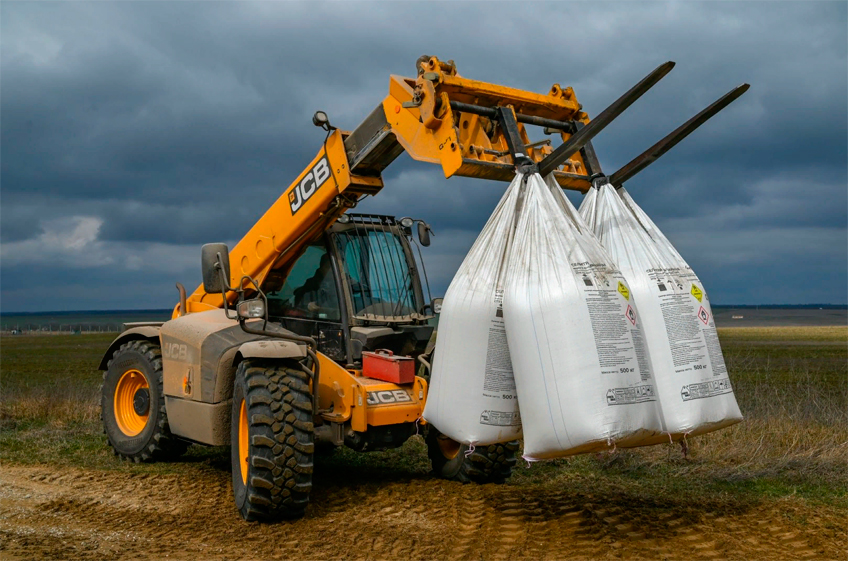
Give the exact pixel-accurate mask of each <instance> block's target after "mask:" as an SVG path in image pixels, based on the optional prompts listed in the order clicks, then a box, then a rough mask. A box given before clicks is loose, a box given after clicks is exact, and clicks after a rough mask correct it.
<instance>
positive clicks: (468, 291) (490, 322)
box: [423, 175, 521, 445]
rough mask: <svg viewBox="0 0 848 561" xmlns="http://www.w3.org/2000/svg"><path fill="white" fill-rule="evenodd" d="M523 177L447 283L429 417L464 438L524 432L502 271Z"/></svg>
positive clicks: (485, 440)
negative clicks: (506, 321) (511, 359)
mask: <svg viewBox="0 0 848 561" xmlns="http://www.w3.org/2000/svg"><path fill="white" fill-rule="evenodd" d="M520 183H521V176H520V175H517V176H516V178H515V179H514V180H513V182H512V183H511V184H510V186H509V188H508V189H507V191H506V193H505V194H504V196H503V198H502V199H501V201H500V203H498V206H497V207H496V208H495V211H494V212H493V213H492V216H491V217H490V218H489V221H488V222H487V223H486V226H485V227H484V228H483V231H482V232H480V235H479V236H478V237H477V240H476V241H475V242H474V245H473V246H472V247H471V250H470V251H469V252H468V255H466V256H465V260H464V261H463V262H462V265H460V267H459V270H458V271H457V272H456V276H454V278H453V280H452V281H451V284H450V286H449V287H448V290H447V293H446V294H445V299H444V302H443V304H442V311H441V314H440V316H439V327H438V335H437V343H436V349H435V353H434V357H433V370H432V376H431V378H430V389H429V391H428V392H427V403H426V405H425V406H424V414H423V416H424V419H425V420H426V421H427V422H428V423H430V424H432V425H433V426H435V427H436V428H437V429H438V430H439V432H441V433H442V434H445V435H447V436H449V437H450V438H452V439H454V440H456V441H457V442H462V443H464V444H475V445H488V444H495V443H497V442H505V441H509V440H514V439H516V438H520V437H521V417H520V415H519V412H518V397H517V395H516V391H515V380H514V379H513V375H512V362H511V361H510V355H509V347H508V345H507V339H506V332H505V330H504V318H503V308H502V306H501V303H502V298H503V278H504V268H505V261H506V255H507V251H508V246H509V244H510V242H511V239H512V232H513V229H514V223H515V212H516V203H517V200H518V195H519V188H520V187H521V185H520Z"/></svg>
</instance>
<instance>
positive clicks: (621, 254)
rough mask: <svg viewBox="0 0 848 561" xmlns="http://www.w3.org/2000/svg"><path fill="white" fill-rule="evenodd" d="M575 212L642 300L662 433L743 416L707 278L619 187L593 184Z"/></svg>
mask: <svg viewBox="0 0 848 561" xmlns="http://www.w3.org/2000/svg"><path fill="white" fill-rule="evenodd" d="M580 213H581V215H582V216H583V217H584V218H585V219H586V222H587V224H588V225H589V226H591V227H592V228H593V230H594V231H595V233H596V234H597V236H598V239H599V240H600V241H601V243H602V244H603V245H604V247H605V248H606V249H607V251H609V253H610V255H611V256H612V258H613V259H614V260H615V262H616V263H617V264H618V266H619V268H620V269H621V271H622V273H623V274H624V277H625V278H626V279H627V280H628V282H629V286H630V288H631V290H632V292H633V295H634V296H635V297H636V301H637V302H639V311H640V312H641V317H642V322H643V328H644V333H645V338H646V340H647V342H648V349H649V351H650V354H651V364H652V366H653V373H654V378H655V380H656V385H657V391H658V393H659V397H660V407H661V411H662V415H663V423H664V430H665V432H666V433H667V434H668V435H670V437H671V438H673V439H679V438H682V437H683V436H685V435H687V434H691V435H695V434H701V433H704V432H708V431H711V430H716V429H719V428H722V427H726V426H728V425H731V424H734V423H737V422H739V421H740V420H742V413H741V412H740V411H739V406H738V405H737V403H736V398H735V396H734V395H733V388H732V387H731V385H730V379H729V377H728V374H727V368H726V366H725V364H724V357H723V356H722V353H721V346H720V345H719V340H718V334H717V332H716V328H715V321H714V320H713V314H712V309H711V308H710V302H709V299H708V297H707V293H706V290H704V285H703V284H701V281H700V280H698V277H697V276H696V275H695V273H694V272H693V271H692V269H691V268H690V267H689V265H688V264H687V263H686V261H684V260H683V258H682V257H681V256H680V254H679V253H678V252H677V250H676V249H674V246H672V245H671V243H670V242H669V241H668V239H666V237H665V236H664V235H663V234H662V232H660V230H659V228H657V227H656V225H655V224H654V223H653V222H652V221H651V220H650V218H648V216H647V215H646V214H645V213H644V211H642V209H641V208H639V206H638V205H637V204H636V203H635V202H634V201H633V199H631V198H630V195H628V194H627V193H626V191H624V189H619V190H618V192H616V189H615V188H613V187H612V185H609V184H606V185H603V186H601V187H600V189H595V188H593V189H592V190H591V191H590V192H589V194H587V196H586V199H585V200H584V202H583V204H582V205H581V206H580Z"/></svg>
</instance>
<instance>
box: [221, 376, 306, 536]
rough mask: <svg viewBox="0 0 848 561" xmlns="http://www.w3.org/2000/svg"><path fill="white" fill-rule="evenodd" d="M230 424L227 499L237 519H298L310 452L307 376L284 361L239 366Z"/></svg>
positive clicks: (302, 501) (304, 492)
mask: <svg viewBox="0 0 848 561" xmlns="http://www.w3.org/2000/svg"><path fill="white" fill-rule="evenodd" d="M231 426H232V429H231V431H232V432H231V439H230V442H231V449H232V452H231V458H232V466H233V497H234V499H235V502H236V508H237V509H238V511H239V512H240V513H241V515H242V517H243V518H244V519H245V520H250V521H264V520H275V519H280V518H297V517H300V516H302V515H303V513H304V510H305V509H306V505H307V504H308V503H309V493H310V491H312V459H313V454H314V452H315V443H314V428H313V424H312V394H311V392H310V390H309V377H308V376H307V375H306V374H305V373H304V372H303V371H302V370H301V369H300V368H299V367H298V365H297V363H294V362H290V361H273V362H271V361H267V360H265V361H257V360H245V361H243V362H241V363H240V364H239V366H238V370H237V371H236V378H235V385H234V387H233V409H232V425H231Z"/></svg>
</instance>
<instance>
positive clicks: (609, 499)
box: [0, 327, 848, 560]
mask: <svg viewBox="0 0 848 561" xmlns="http://www.w3.org/2000/svg"><path fill="white" fill-rule="evenodd" d="M719 334H720V337H721V342H722V346H723V349H724V353H725V358H726V361H727V364H728V367H729V370H730V374H731V379H732V381H733V383H734V388H735V391H736V396H737V398H738V401H739V404H740V407H741V408H742V411H743V413H744V414H745V422H743V423H740V424H737V425H734V426H733V427H730V428H728V429H725V430H722V431H718V432H715V433H711V434H707V435H703V436H699V437H696V438H692V439H690V440H689V454H688V455H687V456H684V455H683V454H682V451H681V448H680V446H678V445H674V446H672V445H670V444H666V445H661V446H654V447H650V448H642V449H632V450H617V451H615V452H613V453H604V454H592V455H584V456H578V457H573V458H569V459H562V460H555V461H550V462H539V463H536V464H533V465H532V466H529V465H526V464H524V463H522V464H521V465H520V466H518V467H517V468H516V470H515V473H514V475H513V477H512V478H511V479H510V480H509V481H508V483H507V484H506V485H503V486H498V485H484V486H479V485H465V486H464V485H462V484H459V483H453V482H445V481H441V480H438V479H434V478H432V477H430V475H429V471H430V463H429V460H428V459H427V454H426V450H425V446H424V444H423V442H422V440H421V439H420V437H414V438H412V439H410V440H409V441H408V442H407V443H406V444H405V445H404V446H403V447H402V448H399V449H396V450H390V451H387V452H373V453H355V452H352V451H350V450H347V449H341V450H337V451H336V453H335V454H333V455H331V456H329V457H320V458H316V462H315V475H314V480H315V484H314V487H313V492H312V503H311V505H310V507H309V509H307V515H306V516H305V517H304V518H303V519H301V520H298V521H294V522H290V523H285V524H282V525H273V524H272V525H249V524H245V523H243V522H242V521H241V520H240V519H239V518H238V515H237V514H236V512H235V509H234V508H233V505H232V498H231V493H232V491H231V488H230V483H229V481H230V473H229V466H230V458H229V450H228V448H226V447H219V448H207V447H202V446H192V447H191V448H189V452H188V453H187V454H186V455H185V456H184V457H183V458H181V460H180V461H178V462H174V463H162V464H132V463H128V462H123V461H121V460H119V459H118V458H116V457H115V456H113V455H112V453H111V451H110V449H109V448H108V447H107V446H106V440H105V437H104V436H103V435H102V431H101V427H100V421H99V414H100V413H99V386H100V380H101V376H100V373H99V372H98V371H97V365H98V363H99V361H100V358H101V353H102V352H103V350H104V349H105V348H106V347H107V346H108V344H109V342H110V341H111V339H112V335H96V334H95V335H52V336H46V335H45V336H14V337H3V338H0V352H2V357H1V358H2V363H0V463H2V468H0V481H2V483H0V556H2V557H3V558H4V559H5V558H7V557H8V558H10V559H14V558H77V559H98V560H102V559H126V558H140V559H162V558H165V557H170V558H171V559H180V560H183V559H196V558H209V559H212V558H214V559H233V558H244V557H248V558H280V556H281V555H282V556H283V557H284V558H288V557H292V556H293V555H291V554H289V553H287V552H297V555H296V557H298V558H310V559H326V558H334V559H350V558H363V559H368V558H380V559H384V558H391V559H432V558H453V559H481V558H483V559H489V558H491V559H542V558H546V559H562V558H583V559H597V558H610V559H612V558H651V559H655V558H656V559H660V558H661V559H695V558H703V559H715V558H729V559H798V558H802V557H806V558H826V559H832V558H843V559H844V558H845V554H846V551H848V532H846V528H845V522H844V521H845V519H846V517H847V516H848V474H846V466H847V465H848V383H846V382H848V328H845V327H838V328H829V327H802V328H791V327H790V328H728V329H720V330H719ZM354 520H355V521H356V524H352V525H351V524H350V523H348V524H346V525H345V527H344V529H343V530H340V521H354ZM114 521H117V522H114ZM116 532H117V533H116ZM283 536H284V537H285V541H284V542H281V541H280V540H281V539H282V537H283ZM280 543H285V545H286V548H283V549H280V547H282V546H281V545H279V544H280ZM287 548H288V549H287Z"/></svg>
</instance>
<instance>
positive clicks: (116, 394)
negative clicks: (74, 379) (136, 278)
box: [100, 340, 188, 462]
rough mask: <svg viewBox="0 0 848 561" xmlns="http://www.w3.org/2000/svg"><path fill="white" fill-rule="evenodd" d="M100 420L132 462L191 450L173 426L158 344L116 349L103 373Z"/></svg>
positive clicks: (116, 448)
mask: <svg viewBox="0 0 848 561" xmlns="http://www.w3.org/2000/svg"><path fill="white" fill-rule="evenodd" d="M100 418H101V420H102V421H103V432H105V433H106V437H107V438H108V440H109V445H110V446H111V447H112V449H113V450H114V451H115V454H117V455H119V456H121V457H123V458H126V459H128V460H133V461H135V462H149V461H154V460H171V459H174V458H176V457H177V456H179V455H181V454H182V453H183V452H185V451H186V448H187V447H188V443H186V442H184V441H181V440H178V439H177V438H176V437H174V435H172V434H171V430H170V427H169V425H168V414H167V412H166V411H165V397H164V395H163V392H162V353H161V351H160V350H159V345H155V344H153V343H151V342H149V341H145V340H136V341H129V342H127V343H124V344H123V345H121V346H120V348H119V349H118V350H117V351H115V353H114V354H113V355H112V359H111V360H110V361H109V366H108V367H107V370H106V372H105V373H104V374H103V387H102V389H101V398H100Z"/></svg>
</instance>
